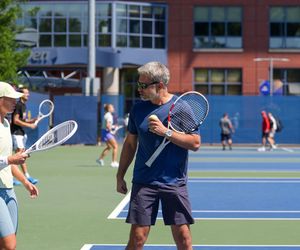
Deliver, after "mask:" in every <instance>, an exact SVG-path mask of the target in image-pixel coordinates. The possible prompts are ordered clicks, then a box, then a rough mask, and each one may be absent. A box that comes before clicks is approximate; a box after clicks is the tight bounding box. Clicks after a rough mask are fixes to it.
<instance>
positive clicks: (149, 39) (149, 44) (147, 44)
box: [143, 36, 152, 48]
mask: <svg viewBox="0 0 300 250" xmlns="http://www.w3.org/2000/svg"><path fill="white" fill-rule="evenodd" d="M143 48H152V37H148V36H143Z"/></svg>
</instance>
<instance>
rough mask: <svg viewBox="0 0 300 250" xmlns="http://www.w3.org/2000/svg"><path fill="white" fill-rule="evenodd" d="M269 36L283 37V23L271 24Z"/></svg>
mask: <svg viewBox="0 0 300 250" xmlns="http://www.w3.org/2000/svg"><path fill="white" fill-rule="evenodd" d="M270 26H271V28H270V29H271V30H270V33H271V36H284V23H271V25H270Z"/></svg>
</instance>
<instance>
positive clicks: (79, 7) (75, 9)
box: [68, 3, 86, 16]
mask: <svg viewBox="0 0 300 250" xmlns="http://www.w3.org/2000/svg"><path fill="white" fill-rule="evenodd" d="M85 5H86V4H84V5H83V4H76V3H72V4H69V6H68V9H69V15H70V16H81V13H84V11H85V8H84V7H85Z"/></svg>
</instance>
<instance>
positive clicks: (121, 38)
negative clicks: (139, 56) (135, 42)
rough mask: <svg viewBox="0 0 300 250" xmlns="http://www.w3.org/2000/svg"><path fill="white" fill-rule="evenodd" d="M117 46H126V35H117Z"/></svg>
mask: <svg viewBox="0 0 300 250" xmlns="http://www.w3.org/2000/svg"><path fill="white" fill-rule="evenodd" d="M117 46H118V47H127V36H120V35H118V36H117Z"/></svg>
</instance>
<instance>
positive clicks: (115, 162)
mask: <svg viewBox="0 0 300 250" xmlns="http://www.w3.org/2000/svg"><path fill="white" fill-rule="evenodd" d="M110 166H111V167H112V168H118V167H119V162H117V161H113V162H112V163H111V164H110Z"/></svg>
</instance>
